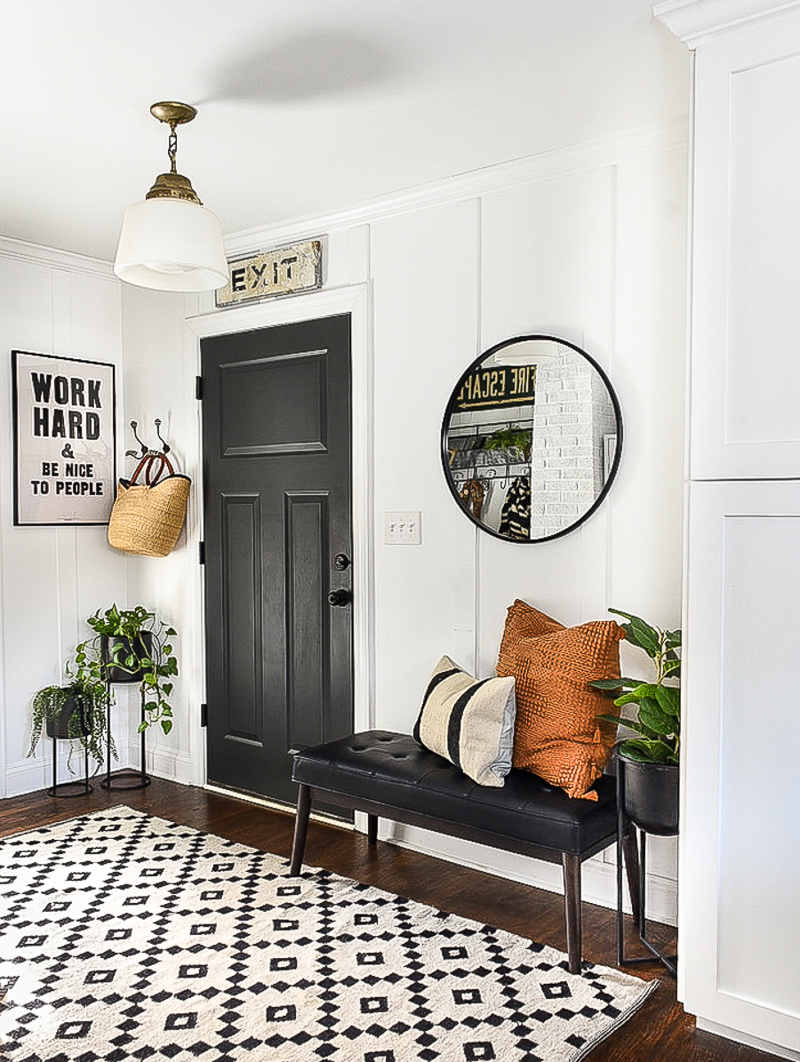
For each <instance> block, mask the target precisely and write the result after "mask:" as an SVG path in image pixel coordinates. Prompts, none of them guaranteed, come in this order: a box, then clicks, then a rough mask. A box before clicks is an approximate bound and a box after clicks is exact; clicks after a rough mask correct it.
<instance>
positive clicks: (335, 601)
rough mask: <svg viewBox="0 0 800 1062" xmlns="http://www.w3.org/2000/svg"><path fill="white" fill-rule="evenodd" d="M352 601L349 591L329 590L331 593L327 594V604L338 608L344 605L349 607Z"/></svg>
mask: <svg viewBox="0 0 800 1062" xmlns="http://www.w3.org/2000/svg"><path fill="white" fill-rule="evenodd" d="M352 600H353V595H352V594H351V593H350V591H349V590H345V589H344V588H340V589H338V590H331V592H330V593H329V594H328V604H329V605H338V606H339V607H340V608H341V607H342V606H344V605H349V604H350V602H351V601H352Z"/></svg>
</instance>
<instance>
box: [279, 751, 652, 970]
mask: <svg viewBox="0 0 800 1062" xmlns="http://www.w3.org/2000/svg"><path fill="white" fill-rule="evenodd" d="M292 778H293V779H294V781H295V782H297V783H298V785H299V791H298V797H297V818H296V821H295V833H294V843H293V845H292V858H291V869H290V873H291V874H299V873H300V867H301V865H302V861H303V852H304V850H305V842H306V835H307V832H308V818H309V813H310V811H311V805H312V801H313V798H314V796H316V795H317V794H319V796H320V797H321V798H323V799H324V800H326V801H329V802H330V803H332V804H336V805H339V806H343V807H346V808H352V809H355V810H357V811H363V812H366V814H367V837H368V840H369V843H370V844H375V843H376V841H377V829H378V819H379V818H386V819H390V820H392V821H394V822H402V823H405V824H407V825H410V826H420V827H423V828H424V829H427V830H434V831H436V832H438V833H443V834H449V835H452V836H454V837H462V838H464V839H466V840H469V841H478V842H480V843H481V844H485V845H489V846H491V847H493V848H502V849H506V850H507V851H510V852H519V853H522V854H523V855H529V856H534V857H536V858H538V859H545V860H548V861H550V862H560V863H561V864H562V867H563V874H564V896H565V916H566V927H567V951H568V956H569V968H570V971H571V972H573V973H576V972H578V971H579V970H580V968H581V955H582V949H581V863H582V862H583V861H584V860H585V859H588V858H589V857H590V856H592V855H595V854H596V853H597V852H601V851H602V850H603V849H604V848H607V847H608V846H609V845H610V844H612V843H615V842H616V839H617V804H616V786H615V781H614V779H613V778H611V777H603V778H601V779H599V781H598V782H597V783H596V785H595V790H596V792H597V794H598V800H597V801H591V800H574V799H571V798H570V797H568V796H567V795H566V793H565V792H564V791H563V790H561V789H557V788H555V787H554V786H551V785H548V783H547V782H544V781H542V780H541V779H540V778H537V777H536V775H533V774H530V773H529V772H527V771H516V770H512V771H511V772H510V774H509V775H508V777H507V778H506V782H505V785H504V786H503V787H502V788H491V787H488V786H481V785H477V784H476V783H475V782H473V781H472V780H471V779H469V778H468V777H467V776H466V775H465V774H463V773H462V772H461V771H460V770H459V769H458V768H457V767H454V766H453V765H452V764H450V763H449V762H448V761H447V760H444V759H442V758H441V757H440V756H437V755H436V754H435V753H433V752H429V751H428V749H426V748H424V747H423V746H422V745H420V744H419V743H418V742H417V741H415V740H414V738H413V737H410V736H408V735H406V734H396V733H393V732H391V731H386V730H368V731H365V732H363V733H359V734H352V735H350V736H348V737H345V738H339V739H337V740H336V741H328V742H325V743H324V744H322V745H316V746H313V747H311V748H306V749H303V750H301V751H300V752H298V753H296V754H295V756H294V766H293V769H292ZM627 842H632V838H631V837H628V838H627ZM627 842H626V843H625V845H624V850H625V856H626V863H627V867H628V881H629V883H630V884H631V899H632V901H633V906H634V910H637V909H638V903H637V902H636V897H637V896H638V893H637V892H636V886H635V883H636V882H637V881H638V860H637V858H636V844H635V842H632V843H627Z"/></svg>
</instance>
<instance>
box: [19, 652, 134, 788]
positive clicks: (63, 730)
mask: <svg viewBox="0 0 800 1062" xmlns="http://www.w3.org/2000/svg"><path fill="white" fill-rule="evenodd" d="M68 673H69V665H68ZM31 709H32V727H31V746H30V749H29V751H28V755H29V756H33V754H34V753H35V752H36V747H37V745H38V744H39V741H40V739H41V737H42V735H43V734H46V735H47V737H50V738H52V737H55V738H64V739H74V740H76V741H79V742H80V744H81V745H82V747H83V748H85V749H86V751H87V752H88V753H89V755H90V756H91V757H92V759H94V760H96V761H97V763H98V765H99V764H101V763H102V761H103V757H104V756H105V753H106V729H107V724H108V716H107V709H108V690H107V686H106V684H105V682H98V681H94V680H87V679H85V678H76V677H74V676H72V677H70V679H69V681H68V682H67V683H66V684H65V685H63V686H45V687H44V688H43V689H40V690H37V692H36V693H35V694H34V695H33V701H32V704H31ZM111 748H112V752H113V753H114V755H116V750H115V749H114V746H113V740H111ZM71 761H72V749H70V755H69V759H68V760H67V766H68V767H69V766H70V764H71Z"/></svg>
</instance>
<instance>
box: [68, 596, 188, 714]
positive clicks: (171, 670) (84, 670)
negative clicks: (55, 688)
mask: <svg viewBox="0 0 800 1062" xmlns="http://www.w3.org/2000/svg"><path fill="white" fill-rule="evenodd" d="M86 622H87V623H88V624H89V626H90V627H91V628H92V630H93V631H94V632H95V633H94V636H93V637H92V638H90V639H87V640H86V641H84V642H81V644H80V645H79V646H78V647H77V648H76V650H75V674H76V676H78V677H79V678H80V679H82V680H85V681H89V682H94V681H98V680H99V681H102V682H103V683H105V682H106V678H107V677H108V674H109V670H110V669H113V668H117V669H119V671H120V672H122V673H123V674H126V675H128V676H130V680H131V681H138V682H140V683H141V688H142V703H143V705H144V719H143V720H142V722H141V723H140V724H139V728H138V729H139V732H141V731H142V730H145V729H146V728H147V727H148V726H150V725H151V724H153V723H158V724H159V726H160V727H161V729H162V730H163V731H164V733H165V734H168V733H169V732H170V730H172V719H173V715H172V705H171V703H170V701H169V698H170V696H171V695H172V691H173V688H174V684H173V682H172V678H173V677H174V676H175V675H177V674H178V660H177V657H176V656H175V649H174V646H173V644H172V642H171V640H170V639H172V638H174V637H176V635H177V633H178V632H177V631H176V630H175V628H174V627H171V626H170V625H169V624H167V623H165V622H164V621H163V620H160V619H159V618H158V616H157V615H156V613H155V612H151V611H149V610H148V609H146V608H144V606H143V605H137V606H136V607H135V608H130V609H119V608H117V606H116V605H112V606H111V607H110V608H107V609H106V610H105V611H103V610H101V609H98V610H97V612H95V613H94V614H93V615H92V616H90V617H89V619H88V620H87V621H86ZM112 674H113V671H112Z"/></svg>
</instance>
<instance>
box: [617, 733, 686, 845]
mask: <svg viewBox="0 0 800 1062" xmlns="http://www.w3.org/2000/svg"><path fill="white" fill-rule="evenodd" d="M619 769H620V770H622V771H623V781H624V783H625V790H624V792H625V798H624V811H625V814H626V815H627V817H628V818H629V819H631V821H632V822H635V823H636V825H637V826H638V827H639V828H640V829H642V830H646V831H647V832H648V833H655V834H661V835H662V836H671V835H672V834H676V833H677V832H678V779H679V768H678V766H677V764H673V763H640V762H639V761H638V760H631V759H629V758H628V757H627V756H626V755H625V753H624V752H622V751H620V753H619Z"/></svg>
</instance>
